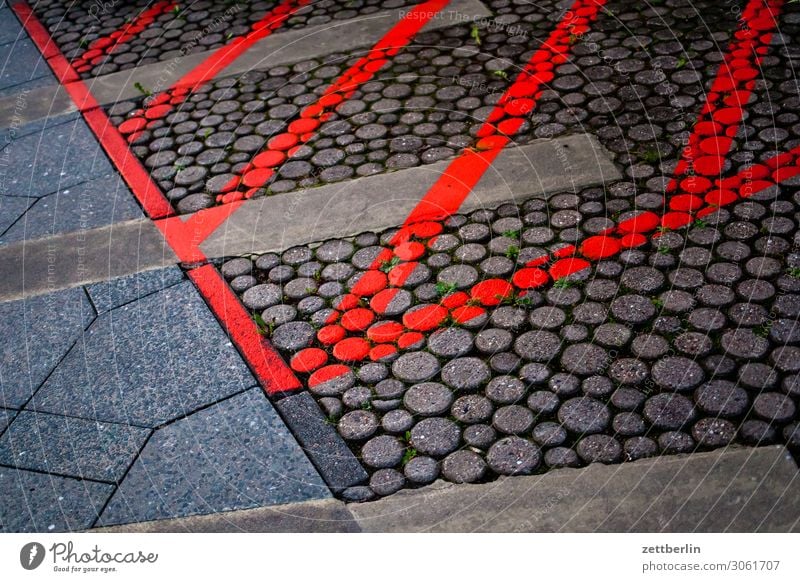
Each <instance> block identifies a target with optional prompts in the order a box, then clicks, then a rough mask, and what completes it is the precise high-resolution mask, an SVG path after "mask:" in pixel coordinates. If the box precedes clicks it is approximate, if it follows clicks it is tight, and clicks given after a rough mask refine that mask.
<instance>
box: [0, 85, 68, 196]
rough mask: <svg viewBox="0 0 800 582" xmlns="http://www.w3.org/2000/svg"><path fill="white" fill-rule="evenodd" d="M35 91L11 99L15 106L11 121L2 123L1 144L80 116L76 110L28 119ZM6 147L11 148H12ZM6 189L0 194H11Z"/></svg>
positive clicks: (5, 144)
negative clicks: (31, 98) (27, 113)
mask: <svg viewBox="0 0 800 582" xmlns="http://www.w3.org/2000/svg"><path fill="white" fill-rule="evenodd" d="M33 93H34V91H31V92H30V93H26V94H20V95H17V96H16V98H15V99H13V100H12V101H11V103H13V105H14V108H13V110H12V113H11V115H9V120H8V121H9V122H8V123H3V124H0V144H2V145H3V146H7V145H9V144H12V143H13V142H14V141H15V140H17V139H20V138H22V137H25V136H26V135H31V134H34V133H37V132H42V131H44V130H45V129H51V128H55V127H57V126H59V125H64V124H65V123H69V122H70V121H74V120H75V119H77V118H78V116H79V113H78V111H75V112H72V113H62V114H61V115H51V116H48V117H45V118H41V119H37V120H35V121H27V120H26V117H25V113H26V111H27V109H28V107H29V105H30V96H31V95H32V94H33ZM3 103H4V101H3ZM4 119H5V118H4ZM6 149H7V150H9V149H10V148H6ZM6 155H7V154H6ZM0 159H2V160H4V163H5V157H2V158H0ZM2 172H3V174H2V175H4V176H5V174H6V170H5V168H3V169H2ZM6 190H7V188H5V187H4V188H3V189H2V190H0V194H9V192H7V191H6Z"/></svg>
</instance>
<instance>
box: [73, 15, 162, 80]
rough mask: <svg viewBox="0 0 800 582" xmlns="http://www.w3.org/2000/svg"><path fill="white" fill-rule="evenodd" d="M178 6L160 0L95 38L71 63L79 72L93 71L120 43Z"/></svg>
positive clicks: (129, 39) (132, 37)
mask: <svg viewBox="0 0 800 582" xmlns="http://www.w3.org/2000/svg"><path fill="white" fill-rule="evenodd" d="M176 6H177V4H176V2H175V1H174V0H159V2H156V3H155V4H153V6H151V7H150V8H148V9H147V10H145V11H144V12H141V13H140V14H139V15H138V16H137V17H136V18H134V19H133V20H131V21H130V22H126V23H125V24H124V25H123V26H122V27H121V28H119V29H117V30H115V31H114V32H112V33H111V34H109V35H106V36H101V37H100V38H96V39H94V40H93V41H92V42H91V43H89V46H88V47H87V48H86V50H85V51H84V52H83V53H82V54H81V55H80V56H77V57H75V58H74V59H72V61H71V62H70V64H71V65H72V67H73V68H74V69H75V71H76V72H78V73H85V72H88V71H91V70H92V68H93V67H94V66H95V65H98V64H100V63H101V62H103V60H104V59H105V58H106V57H107V56H109V55H110V54H112V53H113V52H114V51H116V50H117V49H118V48H119V47H120V45H124V44H125V43H127V42H129V41H131V40H133V39H134V38H136V36H137V35H138V34H139V33H141V32H144V30H145V29H146V28H147V27H149V26H150V25H151V24H153V22H155V20H156V17H158V16H161V15H162V14H166V13H167V12H169V11H171V10H174V9H175V7H176ZM61 82H62V83H65V82H67V81H65V80H61Z"/></svg>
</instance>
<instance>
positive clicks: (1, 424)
mask: <svg viewBox="0 0 800 582" xmlns="http://www.w3.org/2000/svg"><path fill="white" fill-rule="evenodd" d="M16 415H17V411H16V410H9V409H7V408H0V435H1V434H3V431H4V430H6V428H7V427H8V425H9V424H11V421H12V420H14V417H15V416H16Z"/></svg>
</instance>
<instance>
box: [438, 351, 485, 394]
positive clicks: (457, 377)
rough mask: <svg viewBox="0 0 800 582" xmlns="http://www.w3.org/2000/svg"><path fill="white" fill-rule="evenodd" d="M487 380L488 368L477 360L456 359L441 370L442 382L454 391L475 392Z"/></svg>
mask: <svg viewBox="0 0 800 582" xmlns="http://www.w3.org/2000/svg"><path fill="white" fill-rule="evenodd" d="M489 378H491V372H490V371H489V367H488V366H487V365H486V364H485V363H484V362H483V361H482V360H480V359H479V358H457V359H455V360H451V361H449V362H447V364H445V366H444V368H442V381H443V382H444V383H445V384H447V385H448V386H450V387H451V388H453V389H454V390H475V389H477V388H479V387H480V386H482V385H483V384H485V383H486V382H487V381H488V380H489Z"/></svg>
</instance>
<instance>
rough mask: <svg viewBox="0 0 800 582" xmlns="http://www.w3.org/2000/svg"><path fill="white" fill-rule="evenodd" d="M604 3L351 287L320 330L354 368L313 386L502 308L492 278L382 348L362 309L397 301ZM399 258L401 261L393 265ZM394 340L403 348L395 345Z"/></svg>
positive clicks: (504, 288) (500, 284)
mask: <svg viewBox="0 0 800 582" xmlns="http://www.w3.org/2000/svg"><path fill="white" fill-rule="evenodd" d="M604 3H605V0H577V1H576V2H575V3H574V4H573V6H572V7H571V8H570V10H568V11H567V12H565V14H564V16H563V18H562V20H561V21H560V22H559V23H558V24H557V25H556V27H555V29H554V30H553V32H552V33H551V34H550V35H549V36H548V38H547V40H545V42H544V43H542V45H541V47H540V48H539V49H538V50H537V51H536V52H535V53H534V55H533V56H532V57H531V59H530V61H529V62H528V64H527V65H526V66H525V67H524V68H523V70H522V72H521V73H520V74H519V75H518V76H517V77H516V79H515V80H514V83H513V84H512V85H511V86H510V87H509V88H508V90H507V91H506V93H505V94H504V95H503V96H502V97H501V99H500V100H499V101H498V104H497V106H496V107H495V108H494V109H493V111H492V112H491V114H490V115H489V117H488V119H487V121H486V123H484V124H483V125H482V126H481V128H480V129H479V131H478V138H479V139H478V141H477V143H476V144H475V147H474V148H469V149H467V150H465V151H464V152H462V153H461V154H460V155H459V156H458V157H457V158H456V159H455V160H453V161H452V162H451V163H450V164H449V165H448V167H447V169H446V170H445V172H444V173H443V174H442V175H441V177H440V178H439V179H438V180H437V181H436V183H435V184H434V185H433V187H432V188H431V189H430V190H429V191H428V192H427V193H426V195H425V196H424V197H423V199H422V200H421V201H420V202H419V204H418V205H417V206H416V207H415V208H414V209H413V210H412V212H411V213H410V214H409V215H408V217H407V218H406V220H405V221H404V223H403V226H402V227H401V228H400V229H398V231H397V233H396V234H395V235H394V236H393V237H392V240H391V241H390V245H389V246H390V248H389V249H385V250H384V251H383V252H382V253H380V254H379V256H378V257H376V259H375V260H374V261H373V263H372V265H371V266H370V269H368V270H367V271H365V272H364V273H363V274H362V275H361V278H360V279H359V280H358V281H357V282H356V284H355V285H354V286H353V287H352V289H351V293H350V295H346V296H345V297H344V298H343V299H342V300H341V302H340V304H339V305H337V306H336V309H337V312H338V313H336V314H334V315H332V316H331V318H330V323H331V325H328V326H326V327H324V328H323V329H321V330H320V332H319V336H318V339H319V340H320V342H322V343H324V344H330V345H332V346H333V354H334V356H335V357H337V358H338V359H339V360H340V361H342V362H345V363H346V364H347V365H346V366H345V365H341V364H334V365H330V366H326V367H324V368H321V369H319V370H317V371H316V372H314V374H312V376H311V378H310V379H309V382H310V383H313V382H315V381H316V380H318V378H316V376H315V375H316V374H323V373H324V374H323V375H324V377H325V379H328V380H329V379H330V378H329V377H330V376H336V375H340V374H345V373H349V372H350V368H349V367H348V366H349V365H351V364H352V362H354V361H361V360H364V359H365V358H367V357H369V358H370V359H373V360H381V359H383V358H385V357H392V356H393V355H394V354H396V353H397V351H398V348H399V349H405V348H408V347H411V346H414V345H417V344H419V343H420V342H421V341H423V340H424V336H423V335H422V333H423V332H428V331H431V330H433V329H436V328H438V327H439V326H440V325H441V324H442V323H443V322H444V321H446V319H447V318H448V317H449V318H451V319H452V320H453V321H456V322H461V323H464V322H466V321H469V320H472V319H474V318H478V317H484V316H485V315H486V311H485V309H484V308H485V307H488V306H493V305H498V304H499V303H500V302H501V301H502V300H503V298H505V297H508V295H509V294H510V293H512V292H513V286H512V285H511V284H510V283H509V282H508V281H504V280H500V279H491V280H488V281H482V282H480V283H478V284H477V285H475V286H473V288H472V289H471V290H470V293H469V295H467V294H466V293H455V294H452V295H448V296H447V297H445V298H444V299H443V300H442V302H441V303H440V304H439V305H433V304H431V305H419V306H417V307H415V308H412V309H411V310H409V311H407V312H406V313H405V314H404V315H403V325H402V326H401V325H399V324H397V326H392V327H393V328H395V327H397V328H400V329H391V330H389V331H390V333H389V334H387V335H386V339H387V343H381V340H382V339H383V336H384V334H383V333H382V331H381V330H375V329H373V328H369V326H370V325H371V323H372V322H373V321H374V319H375V315H374V314H373V313H372V312H371V311H369V310H368V309H366V308H363V307H357V305H358V303H359V301H360V298H368V297H369V298H371V299H370V301H369V304H370V307H371V308H372V309H373V310H376V311H378V312H380V311H381V310H382V309H383V308H384V307H385V306H386V305H388V304H389V303H390V302H391V301H392V299H393V298H394V297H395V295H396V290H397V288H398V287H401V286H402V285H403V284H404V283H405V282H406V280H408V278H409V277H410V276H411V275H412V274H413V273H414V272H415V271H416V269H417V268H418V266H419V264H418V263H417V262H416V261H415V260H414V259H415V258H417V257H418V256H419V255H418V250H417V248H416V245H418V244H419V242H418V241H420V240H421V241H430V240H431V239H432V238H434V237H436V236H437V235H438V234H439V233H440V232H441V231H442V225H441V223H440V222H435V221H438V220H441V219H443V218H445V217H447V216H449V215H451V214H453V213H454V212H456V211H457V210H458V208H459V207H460V206H461V204H462V203H463V202H464V200H465V199H466V197H467V196H468V195H469V193H470V192H471V191H472V189H473V188H474V187H475V185H476V184H477V183H478V181H479V180H480V179H481V177H482V176H483V175H484V173H485V172H486V171H487V170H488V169H489V168H490V167H491V164H492V163H493V161H494V160H495V158H496V157H497V156H498V155H499V153H500V152H501V151H502V149H503V148H504V147H505V146H506V145H508V144H509V143H510V142H511V137H510V136H512V135H514V134H515V133H516V132H517V131H518V130H519V128H520V126H521V125H522V122H523V118H524V117H525V116H526V115H527V114H528V113H530V111H531V110H532V109H533V108H534V107H535V106H536V102H537V100H538V98H539V96H540V95H541V91H542V89H543V86H544V84H545V83H547V82H549V81H550V80H551V79H552V78H553V74H552V69H553V66H554V64H559V63H563V62H565V61H566V60H567V55H568V53H569V51H570V46H571V44H572V39H573V37H576V36H578V35H580V34H583V33H584V32H586V31H587V30H588V28H589V24H590V23H591V21H592V20H594V19H595V18H596V16H597V14H598V11H599V9H600V7H601V6H602V5H603V4H604ZM415 239H416V240H415ZM420 246H421V245H420ZM395 259H396V260H399V261H400V262H399V263H397V264H396V265H394V266H391V265H392V261H393V260H395ZM387 265H389V267H388V273H384V272H383V271H382V270H381V268H382V267H383V268H386V266H387ZM337 321H338V323H335V322H337ZM378 325H381V324H378ZM383 325H385V324H383ZM367 328H369V329H367ZM346 331H350V332H359V333H360V334H361V338H360V337H359V336H356V337H346ZM365 331H366V334H367V337H368V338H370V339H371V340H372V341H374V342H376V343H378V345H376V346H374V347H373V348H372V349H369V350H367V349H366V348H367V347H368V344H366V342H364V341H363V339H362V338H363V335H364V333H365ZM360 339H361V341H359V340H360ZM394 341H396V343H397V345H396V346H395V345H393V343H392V342H394Z"/></svg>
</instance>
